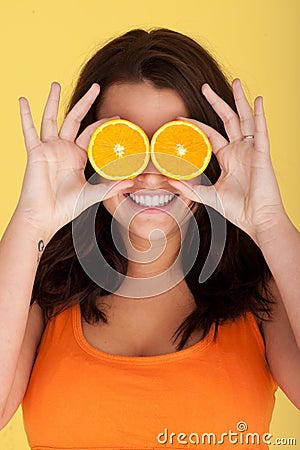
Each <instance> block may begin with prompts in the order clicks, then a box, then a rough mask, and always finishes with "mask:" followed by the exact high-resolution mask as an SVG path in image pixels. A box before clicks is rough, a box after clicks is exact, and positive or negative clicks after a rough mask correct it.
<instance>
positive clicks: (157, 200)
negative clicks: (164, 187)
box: [129, 194, 175, 207]
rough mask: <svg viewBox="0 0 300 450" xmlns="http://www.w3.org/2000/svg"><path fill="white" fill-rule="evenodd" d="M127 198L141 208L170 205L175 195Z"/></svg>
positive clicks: (134, 195) (131, 195)
mask: <svg viewBox="0 0 300 450" xmlns="http://www.w3.org/2000/svg"><path fill="white" fill-rule="evenodd" d="M129 197H130V198H131V200H133V201H134V203H137V204H138V205H141V206H144V205H145V206H148V207H149V206H150V207H152V206H165V205H167V204H168V203H170V202H171V201H172V200H173V198H174V197H175V194H173V195H172V194H171V195H136V194H129Z"/></svg>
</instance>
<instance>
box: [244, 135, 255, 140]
mask: <svg viewBox="0 0 300 450" xmlns="http://www.w3.org/2000/svg"><path fill="white" fill-rule="evenodd" d="M244 139H254V136H253V134H248V135H246V136H244Z"/></svg>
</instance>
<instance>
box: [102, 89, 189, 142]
mask: <svg viewBox="0 0 300 450" xmlns="http://www.w3.org/2000/svg"><path fill="white" fill-rule="evenodd" d="M98 115H99V118H109V117H112V116H120V117H121V119H126V120H130V121H131V122H133V123H135V124H137V125H139V126H140V127H141V128H142V129H143V130H144V131H145V132H146V134H147V135H148V137H149V138H151V137H152V135H153V133H154V132H155V131H156V130H157V129H158V128H159V127H160V126H161V125H163V124H164V123H166V122H169V121H171V120H175V119H176V117H177V116H184V117H188V110H187V107H186V105H185V103H184V101H183V99H182V98H181V96H180V95H179V94H178V92H177V91H175V90H173V89H169V88H160V89H158V88H156V87H155V86H154V85H153V84H152V83H151V82H150V81H142V82H139V83H115V84H113V85H111V86H110V87H109V88H107V90H106V92H105V94H104V96H103V98H102V101H101V106H100V108H99V111H98Z"/></svg>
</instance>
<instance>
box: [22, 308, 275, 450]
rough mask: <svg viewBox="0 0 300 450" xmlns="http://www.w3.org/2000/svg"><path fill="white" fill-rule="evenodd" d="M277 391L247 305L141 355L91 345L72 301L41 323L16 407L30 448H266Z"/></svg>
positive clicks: (45, 449)
mask: <svg viewBox="0 0 300 450" xmlns="http://www.w3.org/2000/svg"><path fill="white" fill-rule="evenodd" d="M276 389H277V384H276V383H275V381H274V380H273V378H272V375H271V373H270V370H269V368H268V364H267V362H266V359H265V349H264V343H263V339H262V337H261V334H260V331H259V328H258V326H257V324H256V321H255V319H254V316H253V315H252V314H251V313H248V314H247V315H246V317H245V318H244V317H240V318H239V319H237V320H236V321H234V322H230V323H225V324H224V325H222V326H220V328H219V334H218V337H217V340H216V341H214V339H213V328H212V329H211V331H210V333H209V334H208V336H207V337H206V338H205V339H204V340H202V341H199V342H198V343H196V344H195V345H193V346H191V347H189V348H186V349H183V350H181V351H178V352H174V353H170V354H164V355H157V356H142V357H139V356H121V355H112V354H109V353H106V352H103V351H100V350H98V349H96V348H94V347H93V346H92V345H90V344H89V343H88V342H87V340H86V339H85V337H84V335H83V331H82V323H81V311H80V306H79V305H76V306H73V307H71V308H69V309H68V310H66V311H64V312H62V313H60V314H59V315H58V316H56V317H54V318H53V319H52V320H50V321H49V322H48V324H47V327H46V329H45V331H44V334H43V336H42V339H41V343H40V346H39V350H38V355H37V358H36V361H35V364H34V367H33V370H32V373H31V377H30V381H29V385H28V388H27V391H26V394H25V397H24V399H23V402H22V410H23V419H24V427H25V431H26V434H27V438H28V442H29V445H30V446H31V448H32V449H34V450H50V449H51V450H54V449H55V450H66V449H67V450H79V449H80V450H100V449H101V450H104V449H105V450H108V449H109V450H137V449H139V450H140V449H148V450H149V449H152V450H153V449H162V448H164V449H170V450H171V449H173V450H175V449H184V448H192V449H195V448H198V449H202V450H206V449H210V450H211V449H212V448H218V446H220V448H224V449H226V450H227V449H230V448H232V449H233V450H235V449H247V450H249V449H265V448H268V447H267V445H266V444H265V443H263V434H264V433H267V432H268V430H269V424H270V420H271V417H272V411H273V407H274V400H275V397H274V394H275V391H276ZM247 434H248V436H249V437H247ZM252 434H253V437H251V435H252ZM257 436H258V437H257ZM246 440H247V442H248V444H249V445H246V444H245V443H246ZM221 444H222V445H221Z"/></svg>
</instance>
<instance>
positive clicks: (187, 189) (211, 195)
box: [168, 179, 224, 215]
mask: <svg viewBox="0 0 300 450" xmlns="http://www.w3.org/2000/svg"><path fill="white" fill-rule="evenodd" d="M168 182H169V184H170V185H171V186H173V187H174V188H176V189H177V190H178V191H179V192H181V194H182V195H183V196H184V197H186V198H188V199H190V200H192V201H194V202H197V203H203V204H205V205H207V206H210V207H211V208H214V209H215V210H216V211H218V212H220V213H221V214H222V215H224V211H223V207H222V204H221V201H220V198H219V196H218V193H217V190H216V189H215V185H213V186H203V185H196V184H193V185H191V184H189V183H186V182H184V181H179V180H173V179H170V180H168Z"/></svg>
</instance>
